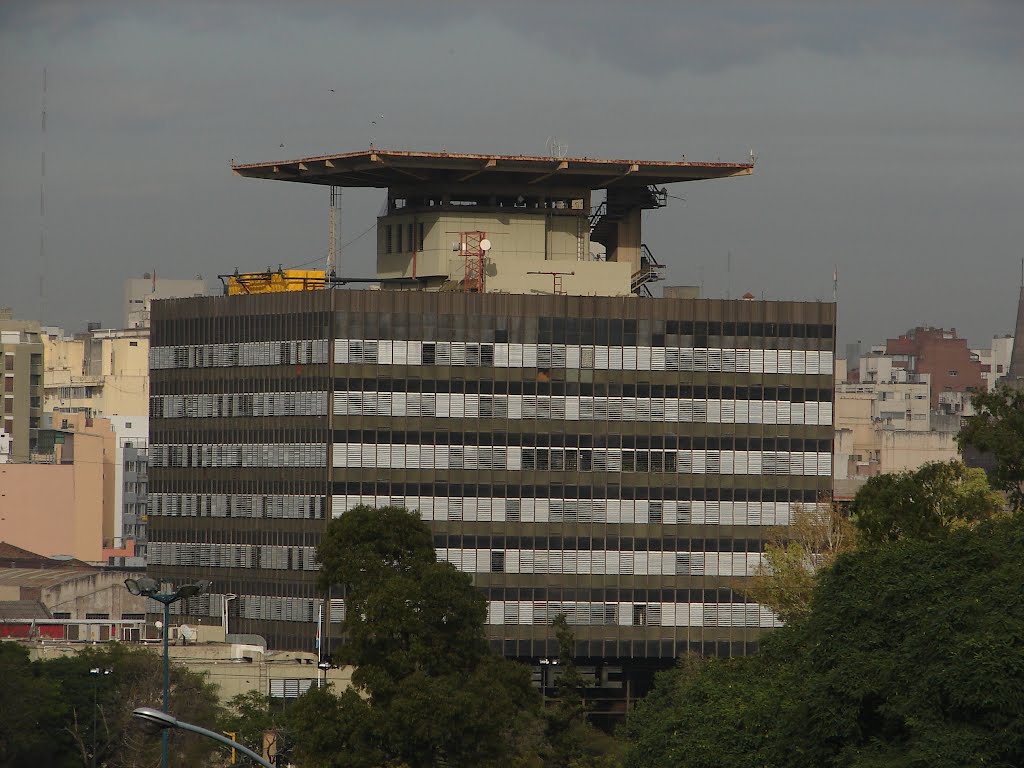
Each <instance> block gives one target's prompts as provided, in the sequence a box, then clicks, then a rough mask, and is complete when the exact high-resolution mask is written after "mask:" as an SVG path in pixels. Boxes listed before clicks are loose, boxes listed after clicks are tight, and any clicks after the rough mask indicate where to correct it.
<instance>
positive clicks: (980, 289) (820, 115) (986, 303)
mask: <svg viewBox="0 0 1024 768" xmlns="http://www.w3.org/2000/svg"><path fill="white" fill-rule="evenodd" d="M44 67H46V68H47V72H48V83H47V94H46V100H47V113H48V119H47V131H46V204H47V212H46V236H45V243H46V248H45V251H46V255H45V257H44V258H42V259H40V255H39V254H40V247H39V239H40V231H41V217H40V204H39V203H40V201H39V197H40V194H39V192H40V177H41V173H40V166H41V163H40V158H41V152H42V149H43V141H42V135H41V130H40V112H41V97H42V79H43V68H44ZM0 105H2V106H0V304H9V305H11V306H13V308H14V310H15V312H16V316H19V317H26V318H38V319H41V320H43V321H44V322H46V323H49V324H60V325H63V326H65V327H66V328H68V329H69V330H76V329H79V328H81V327H83V326H84V324H85V322H86V321H88V320H98V321H100V322H102V323H103V324H104V325H106V326H112V325H117V324H119V323H120V322H121V301H122V298H121V291H122V281H123V279H124V278H125V277H128V276H140V275H141V274H142V273H143V272H144V271H151V270H153V269H156V271H157V273H158V274H159V275H161V276H166V277H192V276H194V275H196V274H197V273H198V274H202V275H203V276H204V277H207V278H210V279H211V281H212V282H216V280H215V277H214V276H215V275H216V274H217V273H224V272H230V271H232V270H234V268H235V267H240V268H242V269H243V270H244V269H262V268H264V267H266V266H267V265H275V266H276V265H277V264H284V265H285V266H289V265H294V264H299V263H301V262H307V261H310V260H313V259H318V258H323V257H324V255H325V254H326V251H327V239H328V237H327V234H328V225H327V205H328V197H327V190H326V189H322V188H306V187H304V186H302V185H297V184H287V183H280V182H267V181H256V180H247V179H240V178H237V177H234V176H233V175H232V174H231V172H230V170H229V167H228V166H229V163H230V161H231V159H232V158H234V159H236V160H238V161H240V162H260V161H269V160H275V159H289V158H297V157H302V156H306V155H310V154H321V153H331V152H348V151H354V150H358V149H362V148H365V147H367V146H368V145H369V142H370V139H371V136H372V137H373V139H374V141H375V143H376V145H377V146H380V147H387V148H392V149H418V150H438V149H441V148H442V147H444V148H447V149H449V150H451V151H464V152H481V153H525V154H546V152H547V149H546V142H547V141H548V139H549V138H550V137H557V139H558V141H559V142H560V143H562V144H566V145H568V154H569V155H573V156H575V155H579V156H582V155H588V156H590V157H614V158H623V159H640V160H671V159H677V158H679V157H680V156H681V155H683V154H685V155H686V157H687V159H690V160H717V159H719V158H720V159H722V160H733V161H743V160H745V159H746V158H747V157H748V153H749V151H750V150H751V149H753V151H754V152H755V153H756V155H757V158H758V160H757V169H756V171H755V175H754V176H753V177H747V178H737V179H727V180H722V181H715V182H699V183H691V184H680V185H675V186H674V187H672V188H671V189H670V192H671V194H673V195H675V196H678V197H681V198H685V202H684V201H682V200H676V199H673V200H670V203H671V206H670V208H669V209H668V210H663V211H654V212H649V213H648V214H646V218H645V228H646V237H645V239H646V241H647V242H648V244H649V245H650V246H651V248H652V250H653V251H654V253H655V254H656V255H657V256H658V257H659V258H660V259H661V260H662V261H664V262H666V263H667V264H669V265H670V269H669V271H668V273H669V282H670V283H673V284H692V283H703V285H704V288H705V293H706V294H707V295H711V296H724V295H726V294H727V293H731V295H733V296H738V295H740V294H742V293H743V292H745V291H747V290H750V291H753V292H754V293H755V294H756V295H758V296H761V295H762V294H763V295H764V296H765V297H766V298H772V299H775V298H784V299H790V298H792V299H815V298H822V299H829V298H831V295H832V270H833V267H834V265H838V268H839V300H840V340H841V341H842V342H846V341H851V340H855V339H863V340H864V341H865V342H866V343H875V342H879V341H881V340H882V339H884V337H885V336H887V335H893V334H897V333H899V332H901V331H904V330H906V329H907V328H909V327H912V326H914V325H921V324H929V325H943V326H946V327H951V326H952V327H956V328H957V329H958V330H959V331H961V333H963V334H965V335H967V336H968V338H969V339H970V340H971V342H972V343H973V344H974V345H982V344H985V343H987V340H989V339H990V338H991V336H992V334H994V333H1000V334H1001V333H1007V332H1010V331H1012V325H1013V320H1014V316H1015V308H1016V307H1015V303H1016V297H1017V285H1018V284H1019V282H1020V270H1021V262H1020V259H1021V256H1022V255H1024V248H1022V245H1021V244H1022V243H1024V205H1022V203H1024V192H1022V184H1021V174H1022V171H1024V3H1022V2H1019V0H1008V1H1007V2H997V1H995V0H988V1H986V0H974V2H966V1H965V2H947V1H945V0H928V1H927V2H901V1H890V2H859V1H854V0H850V1H849V2H845V3H835V2H822V0H807V1H806V2H805V1H803V0H758V1H757V2H734V1H729V0H726V1H723V0H718V2H715V3H682V2H678V0H677V1H676V2H631V3H624V2H605V1H604V0H588V2H582V1H581V2H557V1H556V0H549V2H547V3H533V2H523V1H522V0H519V1H518V2H504V3H501V4H491V3H487V2H478V3H469V2H450V3H443V2H430V3H428V2H415V1H414V0H407V2H404V3H399V2H373V3H369V2H368V3H344V4H339V3H335V2H326V1H324V2H291V3H270V2H249V3H243V2H222V3H213V2H194V3H193V2H185V1H180V2H173V3H172V2H166V3H138V2H121V3H114V2H98V1H97V2H81V1H78V0H68V1H67V2H24V3H19V2H5V3H3V4H2V5H0ZM379 114H383V115H384V118H383V119H382V120H378V124H377V125H376V126H373V125H371V121H373V120H374V119H375V118H376V117H377V115H379ZM281 144H284V148H282V147H281V146H280V145H281ZM383 197H384V193H383V192H380V191H351V192H346V193H345V196H344V210H343V222H342V226H343V233H342V240H345V241H347V240H350V239H352V238H355V237H356V236H357V235H359V234H360V233H361V232H364V231H365V230H366V229H367V228H368V227H371V226H372V225H373V222H374V217H375V216H376V214H377V212H378V210H379V208H380V205H381V203H382V202H383ZM373 247H374V239H373V237H372V235H367V236H365V237H363V238H362V239H360V240H357V241H356V242H354V243H352V244H351V245H349V246H348V247H346V249H345V252H344V256H343V262H342V269H343V271H345V272H347V273H348V274H355V273H359V274H361V275H368V274H370V273H371V272H372V269H373V254H372V251H373ZM729 254H731V258H730V256H729ZM730 262H731V265H732V269H731V273H730V272H729V270H727V264H728V263H730ZM40 276H44V278H45V279H44V280H43V283H42V292H41V291H40Z"/></svg>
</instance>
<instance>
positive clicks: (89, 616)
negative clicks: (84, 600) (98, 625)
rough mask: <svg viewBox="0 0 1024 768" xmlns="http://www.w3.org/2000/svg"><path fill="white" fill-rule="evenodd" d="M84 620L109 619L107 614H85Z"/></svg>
mask: <svg viewBox="0 0 1024 768" xmlns="http://www.w3.org/2000/svg"><path fill="white" fill-rule="evenodd" d="M85 618H87V619H109V618H110V614H109V613H87V614H85Z"/></svg>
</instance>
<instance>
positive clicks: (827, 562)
mask: <svg viewBox="0 0 1024 768" xmlns="http://www.w3.org/2000/svg"><path fill="white" fill-rule="evenodd" d="M855 541H856V531H855V530H854V528H853V524H852V523H851V522H850V519H849V518H848V517H847V516H846V515H845V514H844V513H843V511H842V510H841V509H840V508H839V506H838V505H837V504H835V503H834V502H833V501H832V500H831V499H828V498H823V499H821V500H820V501H819V502H818V503H817V504H811V505H807V506H803V507H801V508H799V509H797V510H796V512H795V513H794V515H793V521H792V524H791V525H788V526H784V527H779V528H776V529H774V530H773V531H772V533H771V538H770V540H769V542H768V543H767V544H766V545H765V551H764V560H763V561H762V565H761V567H760V568H759V569H758V572H757V574H756V575H755V576H754V578H753V579H751V583H750V585H749V586H748V587H746V588H744V590H743V592H744V594H745V595H747V596H748V597H750V598H751V599H753V600H754V601H755V602H758V603H760V604H761V605H766V606H768V607H769V608H771V609H772V610H773V611H775V613H776V614H777V615H778V616H779V618H780V619H782V620H783V621H787V622H788V621H793V620H794V619H798V618H801V617H802V616H805V615H806V614H807V612H808V611H810V609H811V596H812V595H813V593H814V585H815V583H816V582H817V574H818V573H819V572H820V571H821V570H822V569H825V568H828V567H829V566H831V565H832V563H833V561H834V560H835V558H836V557H838V555H839V554H840V553H842V552H845V551H847V550H850V549H852V548H853V546H854V544H855Z"/></svg>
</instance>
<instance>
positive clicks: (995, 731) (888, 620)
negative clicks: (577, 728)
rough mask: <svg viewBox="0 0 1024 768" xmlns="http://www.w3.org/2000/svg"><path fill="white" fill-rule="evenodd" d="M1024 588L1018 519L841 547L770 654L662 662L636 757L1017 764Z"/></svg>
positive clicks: (1023, 535)
mask: <svg viewBox="0 0 1024 768" xmlns="http://www.w3.org/2000/svg"><path fill="white" fill-rule="evenodd" d="M1022 583H1024V528H1022V525H1021V523H1020V522H1019V521H1016V520H1007V519H1003V520H998V521H994V522H988V523H984V524H981V525H978V526H976V527H974V528H966V527H964V528H954V529H950V530H946V531H944V532H942V533H940V534H934V535H929V536H927V537H923V538H914V537H905V538H903V539H901V540H899V541H896V542H891V543H886V544H883V545H881V546H871V547H865V548H862V549H859V550H856V551H854V552H850V553H846V554H843V555H841V556H840V557H839V558H838V559H837V560H836V562H835V565H834V566H833V567H832V568H831V569H829V570H827V571H825V572H823V573H822V575H821V577H820V580H819V583H818V586H817V587H816V590H815V593H814V598H813V601H812V607H811V610H810V612H809V613H808V614H807V616H806V618H804V619H803V620H801V621H797V622H795V623H793V624H791V625H790V626H787V627H785V628H783V629H780V630H777V631H776V632H774V633H773V634H772V635H771V636H770V637H769V638H768V639H767V640H766V641H765V642H764V644H763V648H762V651H761V653H760V654H759V655H757V656H755V657H752V658H749V659H737V660H731V661H712V662H708V663H702V662H688V663H687V664H686V665H684V666H683V667H681V668H678V669H676V670H673V671H672V672H669V673H665V674H664V676H663V678H662V679H661V680H660V681H659V685H658V687H657V689H656V690H655V692H654V693H653V694H651V695H650V696H649V697H648V698H647V699H646V700H645V701H644V702H642V703H641V705H640V706H639V707H638V709H637V711H636V712H635V714H634V715H633V716H632V717H631V718H630V720H629V725H628V735H629V737H630V739H631V741H632V744H631V748H630V752H629V756H628V760H627V765H628V766H630V767H631V768H641V766H654V765H675V766H708V767H710V766H722V765H729V766H751V768H753V766H761V767H778V768H782V767H783V766H808V765H814V766H849V767H851V768H861V767H863V768H867V767H868V766H871V767H872V768H882V767H888V766H893V767H895V766H929V768H943V767H944V766H949V767H950V768H953V766H974V765H977V766H982V765H991V766H996V765H1020V764H1022V762H1024V697H1021V696H1020V691H1021V685H1022V683H1021V681H1022V680H1024V644H1022V643H1021V638H1022V637H1024V600H1021V599H1020V594H1021V593H1020V589H1021V588H1020V585H1021V584H1022Z"/></svg>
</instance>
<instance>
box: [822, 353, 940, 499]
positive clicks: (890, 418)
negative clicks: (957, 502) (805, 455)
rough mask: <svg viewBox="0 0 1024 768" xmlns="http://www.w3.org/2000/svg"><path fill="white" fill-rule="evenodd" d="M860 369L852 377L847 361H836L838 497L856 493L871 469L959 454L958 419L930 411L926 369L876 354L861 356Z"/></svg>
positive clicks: (900, 468) (914, 466) (916, 464)
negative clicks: (918, 371) (916, 371)
mask: <svg viewBox="0 0 1024 768" xmlns="http://www.w3.org/2000/svg"><path fill="white" fill-rule="evenodd" d="M857 373H858V375H859V378H860V381H853V382H851V381H849V380H848V379H849V376H848V375H847V369H846V361H845V360H838V361H837V364H836V382H837V383H836V400H835V432H836V435H835V450H834V456H833V463H832V467H833V473H834V478H835V481H836V490H835V493H836V496H837V497H838V498H845V497H852V495H853V494H854V493H856V490H857V488H859V487H860V485H862V484H863V483H864V481H865V480H866V479H867V478H868V477H871V476H873V475H878V474H882V473H886V472H900V471H903V470H908V469H917V468H918V467H920V466H921V465H922V464H925V463H927V462H930V461H950V460H952V459H956V458H958V456H959V451H958V448H957V444H956V434H957V432H958V431H959V419H958V418H951V417H944V416H942V415H940V414H935V413H932V412H931V410H930V408H929V391H930V387H929V379H928V376H927V375H926V374H925V375H916V376H915V375H911V374H908V373H907V371H905V370H903V369H902V368H899V367H894V366H892V365H891V358H889V357H886V356H877V355H873V356H869V357H863V358H861V360H860V364H859V367H858V371H857Z"/></svg>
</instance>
